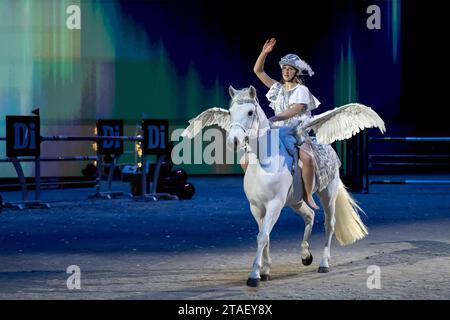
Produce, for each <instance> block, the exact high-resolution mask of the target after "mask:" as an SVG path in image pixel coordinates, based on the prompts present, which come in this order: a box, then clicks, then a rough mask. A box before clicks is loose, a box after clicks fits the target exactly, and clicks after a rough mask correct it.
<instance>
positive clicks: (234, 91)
mask: <svg viewBox="0 0 450 320" xmlns="http://www.w3.org/2000/svg"><path fill="white" fill-rule="evenodd" d="M228 92H229V93H230V97H232V98H233V97H234V95H235V94H236V90H235V89H234V88H233V87H232V86H229V87H228Z"/></svg>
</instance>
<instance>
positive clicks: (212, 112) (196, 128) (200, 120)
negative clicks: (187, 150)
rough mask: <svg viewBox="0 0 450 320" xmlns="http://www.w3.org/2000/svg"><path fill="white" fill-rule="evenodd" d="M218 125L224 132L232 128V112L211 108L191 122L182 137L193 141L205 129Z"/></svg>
mask: <svg viewBox="0 0 450 320" xmlns="http://www.w3.org/2000/svg"><path fill="white" fill-rule="evenodd" d="M212 125H218V126H219V127H221V128H222V129H224V130H228V129H229V126H230V111H229V110H227V109H222V108H210V109H207V110H205V111H203V112H202V113H200V114H199V115H198V116H196V117H195V118H193V119H191V120H189V126H188V127H187V128H186V129H184V131H183V133H182V134H181V136H182V137H188V138H189V139H192V138H193V137H195V136H196V135H197V134H198V133H199V132H200V131H201V130H202V129H203V128H205V127H208V126H212Z"/></svg>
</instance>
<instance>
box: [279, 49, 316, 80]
mask: <svg viewBox="0 0 450 320" xmlns="http://www.w3.org/2000/svg"><path fill="white" fill-rule="evenodd" d="M286 65H287V66H291V67H293V68H295V69H297V70H298V72H299V73H300V74H301V73H302V72H303V70H306V71H307V72H308V74H309V76H310V77H312V76H313V75H314V71H312V69H311V67H310V66H309V64H307V63H306V62H305V61H303V60H302V59H300V57H299V56H298V55H296V54H292V53H289V54H287V55H285V56H284V57H283V58H281V60H280V67H281V68H283V66H286Z"/></svg>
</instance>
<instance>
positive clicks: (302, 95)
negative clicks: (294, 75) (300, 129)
mask: <svg viewBox="0 0 450 320" xmlns="http://www.w3.org/2000/svg"><path fill="white" fill-rule="evenodd" d="M266 97H267V99H268V100H269V101H270V107H271V108H272V109H273V110H274V111H275V115H277V114H279V113H281V112H283V111H286V110H288V109H290V108H291V106H292V105H293V104H296V103H302V104H305V105H306V109H303V110H302V111H301V112H300V113H299V114H298V115H297V116H294V117H292V118H290V119H288V120H285V121H278V122H277V124H278V125H282V126H297V125H298V124H299V123H300V122H302V121H304V120H305V119H306V118H309V117H311V110H314V109H316V108H317V107H319V105H320V102H319V100H317V98H316V97H314V96H313V95H312V94H311V92H309V89H308V88H307V87H306V86H304V85H302V84H297V85H296V86H295V87H294V88H292V89H290V90H286V89H284V86H283V85H282V84H281V83H280V82H275V83H274V84H273V85H272V86H271V87H270V89H269V91H268V92H267V94H266Z"/></svg>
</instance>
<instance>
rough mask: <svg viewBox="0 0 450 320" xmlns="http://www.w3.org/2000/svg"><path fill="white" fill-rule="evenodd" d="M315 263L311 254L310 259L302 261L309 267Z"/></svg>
mask: <svg viewBox="0 0 450 320" xmlns="http://www.w3.org/2000/svg"><path fill="white" fill-rule="evenodd" d="M312 262H313V255H312V254H309V257H308V258H306V259H302V263H303V265H304V266H309V265H310V264H311V263H312Z"/></svg>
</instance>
